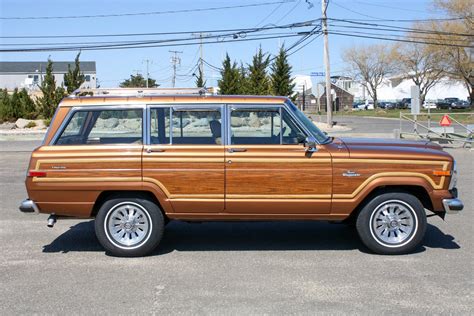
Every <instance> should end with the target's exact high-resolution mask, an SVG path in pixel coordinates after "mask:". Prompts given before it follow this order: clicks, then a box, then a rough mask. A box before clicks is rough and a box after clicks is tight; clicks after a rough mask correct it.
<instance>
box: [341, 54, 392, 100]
mask: <svg viewBox="0 0 474 316" xmlns="http://www.w3.org/2000/svg"><path fill="white" fill-rule="evenodd" d="M395 56H396V54H395V50H394V48H393V47H392V46H387V45H367V46H363V47H352V48H349V49H347V50H345V51H344V55H343V58H344V60H345V61H346V62H347V63H348V64H349V66H350V68H351V70H352V72H353V75H354V79H357V80H360V81H361V84H362V85H363V86H364V87H365V88H366V89H367V92H368V93H369V95H370V97H371V98H372V99H373V100H374V107H377V100H378V99H377V89H378V88H380V87H381V86H382V84H383V82H384V79H385V78H386V77H387V76H388V75H389V74H391V73H393V71H394V69H395Z"/></svg>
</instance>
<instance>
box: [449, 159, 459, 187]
mask: <svg viewBox="0 0 474 316" xmlns="http://www.w3.org/2000/svg"><path fill="white" fill-rule="evenodd" d="M457 182H458V169H457V167H456V160H454V161H453V169H452V170H451V182H449V190H452V189H454V188H455V187H456V184H457Z"/></svg>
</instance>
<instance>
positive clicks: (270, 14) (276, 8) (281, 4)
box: [255, 3, 284, 27]
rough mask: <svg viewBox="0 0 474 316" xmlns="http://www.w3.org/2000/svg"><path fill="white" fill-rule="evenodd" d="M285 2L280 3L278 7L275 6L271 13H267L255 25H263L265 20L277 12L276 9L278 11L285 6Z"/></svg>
mask: <svg viewBox="0 0 474 316" xmlns="http://www.w3.org/2000/svg"><path fill="white" fill-rule="evenodd" d="M283 4H284V3H280V4H279V5H278V6H277V7H275V8H274V9H273V10H272V11H271V12H270V13H269V14H267V15H266V16H265V17H264V18H263V19H262V20H261V21H260V22H258V23H257V25H255V27H258V26H259V25H261V24H262V23H263V22H265V21H266V20H267V19H268V18H269V17H271V16H272V15H273V13H275V12H276V11H278V9H280V8H281V7H282V6H283Z"/></svg>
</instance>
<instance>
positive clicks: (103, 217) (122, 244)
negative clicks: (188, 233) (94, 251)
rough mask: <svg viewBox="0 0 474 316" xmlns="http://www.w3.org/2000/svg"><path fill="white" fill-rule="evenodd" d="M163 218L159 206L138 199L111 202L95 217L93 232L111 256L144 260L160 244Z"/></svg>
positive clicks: (106, 203) (120, 199) (112, 200)
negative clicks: (141, 257)
mask: <svg viewBox="0 0 474 316" xmlns="http://www.w3.org/2000/svg"><path fill="white" fill-rule="evenodd" d="M163 230H164V218H163V214H162V213H161V210H160V209H159V208H158V206H157V205H156V204H155V203H153V202H151V201H149V200H146V199H141V198H112V199H109V200H107V201H106V202H105V203H104V204H103V205H102V206H101V208H100V210H99V212H98V213H97V217H96V220H95V231H96V235H97V238H98V239H99V242H100V244H101V245H102V246H103V247H104V248H105V249H106V250H107V251H108V252H109V253H110V254H112V255H115V256H121V257H136V256H145V255H147V254H149V253H150V252H151V251H153V250H154V249H155V248H156V247H157V246H158V244H159V243H160V241H161V237H162V236H163Z"/></svg>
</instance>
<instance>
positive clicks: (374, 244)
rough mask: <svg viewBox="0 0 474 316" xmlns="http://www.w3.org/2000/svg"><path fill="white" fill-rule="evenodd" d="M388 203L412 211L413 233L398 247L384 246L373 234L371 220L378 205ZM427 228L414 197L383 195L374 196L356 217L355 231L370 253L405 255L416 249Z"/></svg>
mask: <svg viewBox="0 0 474 316" xmlns="http://www.w3.org/2000/svg"><path fill="white" fill-rule="evenodd" d="M389 201H397V202H401V203H403V204H405V205H406V206H408V207H409V208H410V211H412V215H413V217H414V223H415V227H414V232H413V233H412V235H411V236H410V237H409V239H408V240H406V241H404V242H403V243H401V244H400V245H385V244H384V243H383V242H382V241H380V240H379V239H378V238H377V237H376V236H375V235H374V233H373V230H372V220H373V216H374V214H375V212H376V210H377V209H378V208H379V206H380V205H382V204H384V203H387V202H389ZM426 226H427V221H426V214H425V210H424V207H423V205H422V204H421V202H420V201H419V200H418V198H416V197H415V196H413V195H411V194H408V193H402V192H393V193H383V194H380V195H378V196H375V197H374V198H372V200H370V201H369V202H368V203H367V204H366V205H365V206H364V207H363V208H362V210H361V212H360V213H359V216H358V217H357V224H356V227H357V231H358V233H359V236H360V238H361V240H362V242H363V243H364V244H365V245H366V246H367V247H368V248H369V249H370V250H372V251H374V252H375V253H378V254H388V255H392V254H393V255H395V254H406V253H409V252H411V251H413V250H414V249H415V248H417V247H418V246H419V245H420V243H421V242H422V240H423V237H424V235H425V231H426Z"/></svg>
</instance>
